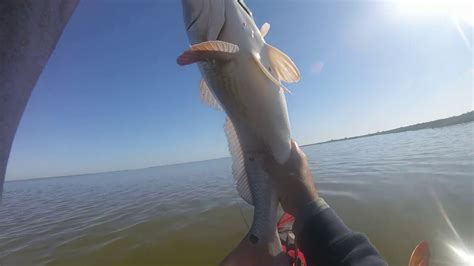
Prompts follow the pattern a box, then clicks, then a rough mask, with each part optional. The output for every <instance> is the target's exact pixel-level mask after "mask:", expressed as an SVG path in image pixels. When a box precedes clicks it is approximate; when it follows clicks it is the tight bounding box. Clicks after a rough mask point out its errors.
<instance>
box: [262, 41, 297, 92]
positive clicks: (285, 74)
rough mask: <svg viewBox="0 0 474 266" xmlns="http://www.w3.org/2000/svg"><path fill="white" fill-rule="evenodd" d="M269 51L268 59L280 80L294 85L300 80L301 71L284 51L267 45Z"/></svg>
mask: <svg viewBox="0 0 474 266" xmlns="http://www.w3.org/2000/svg"><path fill="white" fill-rule="evenodd" d="M265 46H266V47H267V51H268V59H269V60H270V64H271V65H272V67H273V69H274V70H275V72H276V73H277V76H278V78H279V79H280V80H283V81H284V82H286V83H294V82H298V81H299V80H300V77H301V76H300V71H299V70H298V67H296V65H295V63H293V61H292V60H291V59H290V58H289V57H288V56H287V55H286V54H285V53H283V52H282V51H280V50H278V49H277V48H275V47H273V46H271V45H269V44H265Z"/></svg>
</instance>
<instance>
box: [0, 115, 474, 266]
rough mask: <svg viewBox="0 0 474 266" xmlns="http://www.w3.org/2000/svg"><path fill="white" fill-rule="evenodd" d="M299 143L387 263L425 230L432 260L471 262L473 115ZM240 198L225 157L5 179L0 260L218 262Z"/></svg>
mask: <svg viewBox="0 0 474 266" xmlns="http://www.w3.org/2000/svg"><path fill="white" fill-rule="evenodd" d="M303 150H304V151H305V152H306V153H307V155H308V158H309V163H310V166H311V169H312V171H313V174H314V176H315V181H316V184H317V187H318V189H319V191H320V194H321V195H322V196H323V197H325V199H326V200H327V201H328V202H329V204H330V205H331V206H332V207H333V208H334V209H336V211H337V212H338V213H339V214H340V216H342V217H343V219H344V220H345V222H346V223H347V224H348V225H349V226H350V227H352V228H353V229H354V230H358V231H362V232H365V233H366V234H367V235H368V236H369V238H370V239H371V241H372V242H373V243H374V244H375V245H376V246H377V247H378V248H379V250H380V252H381V253H382V255H383V256H384V257H385V258H386V259H387V260H388V262H389V263H390V264H391V265H407V262H408V259H409V256H410V252H411V250H412V249H413V248H414V246H415V245H416V244H417V243H418V242H419V241H421V240H423V239H425V240H428V241H429V242H430V244H431V248H432V256H433V258H432V265H468V264H463V257H466V256H469V254H470V255H471V256H472V254H473V252H474V210H473V206H474V161H473V160H474V159H473V158H474V124H473V123H470V124H463V125H457V126H452V127H446V128H440V129H427V130H420V131H415V132H404V133H399V134H391V135H382V136H374V137H369V138H361V139H355V140H349V141H341V142H334V143H327V144H322V145H314V146H307V147H304V148H303ZM239 206H240V208H242V209H243V212H244V215H245V217H246V219H247V220H251V211H252V210H251V208H250V207H249V206H247V205H246V204H245V203H244V202H243V201H242V200H241V199H240V198H239V196H238V194H237V192H236V190H235V188H234V186H233V184H232V178H231V177H230V159H228V158H227V159H219V160H211V161H205V162H198V163H189V164H181V165H173V166H165V167H157V168H149V169H142V170H133V171H122V172H112V173H104V174H91V175H83V176H74V177H64V178H50V179H41V180H27V181H17V182H7V183H6V184H5V191H4V198H3V202H2V203H1V205H0V265H2V266H5V265H215V264H216V263H217V262H219V261H220V260H221V259H222V258H223V257H224V256H225V255H226V254H227V253H228V252H229V251H230V250H231V249H232V248H233V246H234V245H236V244H237V243H238V241H239V240H240V239H241V238H242V237H243V235H244V234H245V232H246V230H247V226H246V225H245V222H244V220H243V218H242V216H241V214H240V210H239ZM463 252H465V253H466V254H463Z"/></svg>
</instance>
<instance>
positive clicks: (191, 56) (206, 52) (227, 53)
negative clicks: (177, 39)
mask: <svg viewBox="0 0 474 266" xmlns="http://www.w3.org/2000/svg"><path fill="white" fill-rule="evenodd" d="M237 52H239V46H238V45H235V44H232V43H228V42H223V41H207V42H202V43H198V44H195V45H192V46H191V48H190V49H189V50H187V51H185V52H184V53H182V54H181V55H180V56H179V57H178V59H177V60H176V62H177V63H178V65H181V66H184V65H189V64H193V63H197V62H202V61H206V60H211V59H216V60H229V59H231V58H232V57H233V56H234V55H235V54H236V53H237Z"/></svg>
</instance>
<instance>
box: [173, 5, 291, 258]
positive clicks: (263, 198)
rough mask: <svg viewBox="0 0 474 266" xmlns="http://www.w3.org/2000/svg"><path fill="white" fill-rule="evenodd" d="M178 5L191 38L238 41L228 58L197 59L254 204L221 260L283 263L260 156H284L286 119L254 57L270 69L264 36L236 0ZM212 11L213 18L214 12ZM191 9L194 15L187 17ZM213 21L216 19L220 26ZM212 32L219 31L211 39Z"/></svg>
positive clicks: (281, 98)
mask: <svg viewBox="0 0 474 266" xmlns="http://www.w3.org/2000/svg"><path fill="white" fill-rule="evenodd" d="M182 5H183V15H184V20H185V27H186V29H187V33H188V37H189V40H190V43H191V44H198V43H203V42H206V41H213V40H216V39H217V40H219V41H225V42H228V43H231V44H235V45H238V47H239V51H238V52H237V53H236V54H235V55H234V56H233V57H232V58H231V59H228V60H217V59H209V60H205V61H202V62H199V63H198V66H199V70H200V72H201V74H202V76H203V78H204V80H205V82H206V83H207V85H208V87H209V88H210V89H211V90H212V93H213V94H214V96H215V97H216V98H217V100H218V102H219V103H220V105H221V108H222V109H223V110H224V111H225V112H226V114H227V115H228V122H227V123H226V131H227V130H229V127H232V129H231V130H235V135H237V138H238V140H237V141H238V146H239V148H240V149H241V152H242V154H243V158H242V159H243V165H244V168H245V172H246V176H247V178H248V180H247V182H248V185H249V189H250V193H251V197H252V204H253V205H254V219H253V222H252V226H251V228H250V230H249V233H248V234H247V235H246V236H245V237H244V238H243V239H242V241H241V242H240V243H239V244H238V246H237V247H236V248H235V249H234V250H233V251H232V252H231V253H230V254H229V255H228V256H227V257H226V258H225V259H224V261H223V262H222V263H221V265H285V264H286V265H288V262H287V259H286V257H284V256H283V253H282V252H281V244H280V241H279V238H278V236H277V233H276V223H277V209H278V205H279V202H278V197H277V193H276V191H275V190H274V189H273V188H272V187H271V184H270V182H271V180H270V178H271V177H269V176H268V175H267V174H266V172H265V171H264V169H263V159H264V158H265V157H266V156H273V157H274V158H275V159H276V160H277V161H278V162H280V163H284V162H285V161H286V160H287V159H288V157H289V154H290V149H291V144H290V142H291V133H290V123H289V118H288V111H287V105H286V99H285V95H284V91H283V89H282V86H279V85H278V84H275V82H272V81H271V80H270V79H269V78H268V77H267V76H266V75H265V74H264V73H263V71H262V70H261V69H260V67H259V66H258V64H257V63H256V61H255V58H258V59H259V60H260V62H261V63H262V64H263V65H264V66H266V67H268V68H269V69H271V66H272V64H271V62H270V61H269V58H268V57H269V56H268V51H267V46H266V43H265V40H264V39H263V37H262V35H261V34H260V31H259V29H258V28H257V26H256V25H255V22H254V20H253V17H252V16H251V15H249V14H248V13H247V11H246V9H247V10H248V8H247V7H246V6H245V7H246V8H244V7H243V5H242V4H241V1H239V0H182ZM222 8H224V10H222ZM222 12H224V14H225V16H224V18H225V20H224V21H222ZM214 13H217V15H216V16H217V18H213V16H214ZM190 14H192V15H190ZM196 14H198V17H197V18H195V17H189V16H195V15H196ZM210 23H212V24H210ZM216 24H217V25H221V28H220V29H219V30H216V28H215V26H216ZM215 32H219V33H218V35H217V36H216V39H212V36H214V35H215V34H214V33H215ZM210 38H211V39H210ZM275 78H278V77H275ZM228 137H229V134H228ZM231 141H232V140H231V139H229V143H230V142H231ZM229 145H230V146H231V145H232V143H230V144H229Z"/></svg>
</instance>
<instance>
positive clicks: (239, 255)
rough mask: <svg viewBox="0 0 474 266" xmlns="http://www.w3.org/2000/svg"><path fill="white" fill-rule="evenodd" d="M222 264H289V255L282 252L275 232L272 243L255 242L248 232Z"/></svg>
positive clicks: (260, 265)
mask: <svg viewBox="0 0 474 266" xmlns="http://www.w3.org/2000/svg"><path fill="white" fill-rule="evenodd" d="M219 265H220V266H242V265H245V266H257V265H258V266H276V265H278V266H280V265H282V266H283V265H285V266H287V265H289V261H288V257H287V256H286V254H284V253H283V252H281V245H280V241H279V239H278V237H277V235H276V233H275V240H274V241H272V242H270V243H260V244H257V245H256V244H253V243H252V242H251V239H250V238H249V234H247V235H246V236H245V237H244V239H242V241H240V243H239V245H238V246H237V247H236V248H235V249H234V250H232V252H231V253H230V254H229V255H227V257H225V258H224V260H223V261H222V262H221V263H220V264H219Z"/></svg>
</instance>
